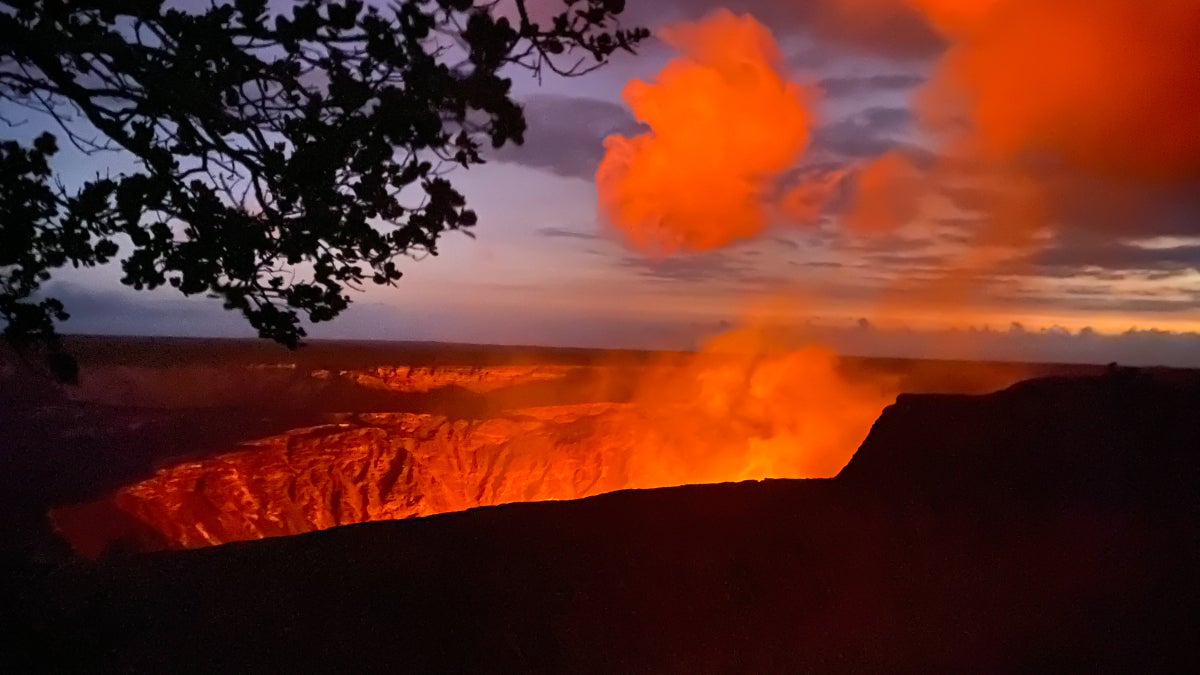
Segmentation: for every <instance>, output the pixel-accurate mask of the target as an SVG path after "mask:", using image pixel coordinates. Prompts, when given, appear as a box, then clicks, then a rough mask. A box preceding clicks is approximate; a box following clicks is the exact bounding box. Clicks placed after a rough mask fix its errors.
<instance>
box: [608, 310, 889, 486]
mask: <svg viewBox="0 0 1200 675" xmlns="http://www.w3.org/2000/svg"><path fill="white" fill-rule="evenodd" d="M845 371H846V369H845V367H844V365H843V363H842V361H841V359H840V358H839V357H838V356H837V355H836V354H835V353H834V352H833V351H832V350H830V349H828V348H825V347H822V346H818V345H814V344H811V343H807V341H806V340H805V339H804V337H803V336H801V335H793V334H790V333H789V332H788V331H782V330H779V329H775V330H772V329H771V328H770V327H768V326H766V325H761V324H754V323H750V324H748V327H744V328H738V329H735V330H731V331H728V332H726V333H724V334H721V335H719V336H716V337H714V338H713V339H711V340H710V341H709V342H708V343H707V344H706V345H704V347H703V348H702V349H701V351H700V353H699V354H697V355H694V356H687V357H683V356H681V357H676V358H675V359H674V360H667V361H666V362H664V363H661V364H658V365H657V366H656V367H652V368H650V369H648V371H647V372H646V373H644V374H643V375H642V376H641V379H640V382H639V385H638V392H637V395H636V396H635V399H634V402H635V404H636V405H637V407H638V409H640V410H642V411H643V412H644V414H645V415H646V416H647V419H648V424H649V428H650V429H653V431H654V433H653V434H652V437H653V438H654V439H655V442H654V443H653V447H646V448H644V449H642V450H641V451H639V452H635V453H633V454H632V455H631V457H630V459H629V466H628V468H627V470H628V471H629V475H630V482H631V484H634V485H638V486H661V485H678V484H680V483H711V482H722V481H730V480H761V479H764V478H829V477H832V476H834V475H836V474H837V473H838V471H840V470H841V469H842V467H843V466H845V465H846V463H847V462H848V461H849V460H850V457H851V456H852V455H853V454H854V452H855V450H856V449H857V448H858V446H859V444H860V443H862V441H863V439H864V438H866V436H867V433H868V432H869V431H870V429H871V425H872V424H873V423H874V421H875V420H876V418H878V417H879V414H880V412H881V411H882V410H883V409H884V407H886V406H887V405H888V404H889V403H891V402H892V401H893V400H894V398H895V395H896V386H897V384H898V381H897V380H896V379H895V378H892V377H890V376H885V375H883V374H881V373H877V372H871V373H859V374H857V375H856V376H854V375H851V374H848V373H847V372H845Z"/></svg>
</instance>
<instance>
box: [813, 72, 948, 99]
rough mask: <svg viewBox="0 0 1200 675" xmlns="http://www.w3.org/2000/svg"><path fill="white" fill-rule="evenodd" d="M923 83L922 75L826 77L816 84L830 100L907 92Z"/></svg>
mask: <svg viewBox="0 0 1200 675" xmlns="http://www.w3.org/2000/svg"><path fill="white" fill-rule="evenodd" d="M924 81H925V77H924V76H922V75H905V74H890V75H863V76H858V77H827V78H825V79H823V80H821V81H819V82H817V88H818V89H820V90H821V91H822V92H824V94H825V95H826V96H828V97H831V98H842V97H850V96H864V95H869V94H874V93H880V92H891V91H909V90H912V89H915V88H916V87H917V86H918V85H920V84H921V83H922V82H924Z"/></svg>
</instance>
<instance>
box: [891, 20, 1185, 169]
mask: <svg viewBox="0 0 1200 675" xmlns="http://www.w3.org/2000/svg"><path fill="white" fill-rule="evenodd" d="M909 1H910V2H912V3H913V5H914V6H916V7H917V9H919V10H921V11H922V12H923V13H924V14H925V15H926V16H927V17H928V20H929V21H930V22H931V24H932V25H933V26H934V27H935V28H937V29H938V30H940V31H941V32H942V33H943V34H944V35H945V36H946V37H947V39H949V40H950V42H951V46H950V48H949V49H948V50H947V52H946V54H945V55H944V56H943V58H942V59H941V62H940V64H939V66H938V69H937V72H936V75H935V78H934V80H933V83H932V84H931V86H930V88H929V90H928V91H927V92H926V96H925V99H924V101H923V102H922V103H923V105H924V106H926V107H933V108H934V110H932V111H927V116H929V115H930V114H932V115H936V116H938V117H945V113H946V112H960V113H962V114H964V115H965V118H966V120H967V122H968V125H969V127H968V129H969V132H970V134H971V136H970V138H969V141H970V142H971V143H972V145H973V146H974V147H973V148H972V149H973V150H976V151H977V152H978V153H979V154H980V156H981V157H983V158H984V159H986V160H989V161H992V162H1000V163H1017V164H1027V163H1028V162H1030V161H1036V160H1049V161H1060V162H1063V163H1065V164H1066V165H1068V166H1070V167H1074V168H1077V169H1085V170H1088V171H1092V172H1095V173H1098V174H1100V175H1104V176H1108V177H1111V178H1114V179H1118V180H1136V181H1146V180H1149V181H1159V180H1176V179H1179V178H1184V177H1187V178H1195V177H1197V176H1200V75H1198V74H1197V66H1196V64H1197V62H1198V60H1200V2H1196V1H1195V0H1156V1H1154V2H1136V1H1134V0H1055V1H1054V2H1046V1H1045V0H980V1H978V2H973V3H972V2H967V3H964V2H959V1H951V0H909ZM956 108H957V110H956Z"/></svg>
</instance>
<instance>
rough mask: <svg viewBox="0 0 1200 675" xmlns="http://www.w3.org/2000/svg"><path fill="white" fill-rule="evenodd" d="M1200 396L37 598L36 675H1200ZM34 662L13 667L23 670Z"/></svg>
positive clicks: (957, 417) (488, 515)
mask: <svg viewBox="0 0 1200 675" xmlns="http://www.w3.org/2000/svg"><path fill="white" fill-rule="evenodd" d="M1198 453H1200V387H1198V386H1197V385H1196V384H1195V383H1194V382H1192V383H1189V382H1170V381H1167V380H1165V379H1163V378H1150V377H1140V376H1137V375H1129V374H1116V375H1113V376H1108V377H1099V378H1076V379H1062V380H1040V381H1033V382H1028V383H1024V384H1020V385H1017V386H1015V387H1013V388H1011V389H1009V390H1006V391H1003V392H1000V393H997V394H992V395H987V396H978V397H972V396H903V397H901V399H900V400H899V401H898V402H897V404H896V405H894V406H892V407H890V408H889V409H888V410H887V411H886V412H885V413H884V415H883V416H882V417H881V418H880V420H879V421H878V422H877V423H876V425H875V428H874V429H873V430H872V432H871V435H870V437H869V438H868V439H867V441H866V442H865V443H864V444H863V446H862V447H861V449H860V450H859V452H858V454H857V455H856V456H855V458H854V459H853V460H852V461H851V463H850V464H849V465H848V466H847V467H846V469H845V470H844V471H843V472H842V474H841V475H839V476H838V477H837V478H835V479H832V480H826V481H768V482H763V483H743V484H736V485H716V486H697V487H684V488H673V489H664V490H652V491H632V492H620V493H614V494H610V495H604V496H600V497H595V498H591V499H586V500H582V501H577V502H560V503H540V504H518V505H511V506H504V507H497V508H488V509H478V510H474V511H468V512H465V513H457V514H448V515H443V516H434V517H430V518H424V519H418V520H408V521H397V522H383V523H370V524H364V525H356V526H350V527H343V528H335V529H332V530H328V531H324V532H316V533H312V534H308V535H302V536H296V537H285V538H278V539H268V540H264V541H257V542H244V543H236V544H229V545H225V546H219V547H214V548H208V549H202V550H196V551H187V552H172V553H159V554H149V555H140V556H135V557H132V558H128V559H111V560H108V561H105V562H102V563H100V564H97V565H82V564H81V565H77V566H70V567H66V568H61V569H58V570H57V571H54V572H52V573H49V574H39V573H37V572H36V571H30V572H29V573H28V578H24V579H20V580H14V581H13V583H14V584H18V583H19V584H23V586H22V588H23V589H25V590H24V593H23V594H21V597H22V598H23V600H22V601H21V603H19V604H20V606H19V607H17V608H15V610H14V612H13V613H11V614H10V616H18V615H20V616H21V617H22V619H21V620H20V621H19V622H16V623H15V624H14V625H16V626H17V630H19V636H18V637H19V638H20V640H21V642H22V645H23V649H22V650H21V651H14V652H10V653H9V658H12V659H15V660H16V662H15V663H14V666H15V667H16V668H18V669H19V668H25V669H34V668H36V669H43V670H51V671H62V670H67V671H70V670H78V671H86V672H100V671H118V672H156V673H157V672H324V673H328V672H363V671H368V672H420V673H424V672H656V673H657V672H687V673H698V672H800V671H830V670H855V671H867V672H872V671H876V672H877V671H897V670H900V671H913V670H919V669H923V670H930V669H932V670H937V671H945V670H957V671H963V670H966V671H972V672H976V671H986V672H992V671H1051V670H1055V669H1057V670H1064V669H1069V670H1072V671H1075V670H1122V671H1140V672H1162V671H1164V670H1171V671H1192V672H1195V670H1196V667H1197V666H1200V653H1198V652H1197V648H1196V646H1195V645H1196V644H1197V640H1198V639H1200V630H1198V626H1200V622H1198V621H1197V619H1200V611H1198V610H1200V576H1198V575H1197V574H1196V570H1197V569H1200V527H1198V523H1200V520H1198V518H1200V454H1198ZM10 644H12V643H10Z"/></svg>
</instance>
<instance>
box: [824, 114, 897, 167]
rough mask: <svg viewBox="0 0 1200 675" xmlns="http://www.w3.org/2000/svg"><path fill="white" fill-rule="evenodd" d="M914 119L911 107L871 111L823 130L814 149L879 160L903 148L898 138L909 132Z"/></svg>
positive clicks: (829, 125) (825, 126)
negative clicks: (884, 155) (889, 152)
mask: <svg viewBox="0 0 1200 675" xmlns="http://www.w3.org/2000/svg"><path fill="white" fill-rule="evenodd" d="M912 119H913V115H912V111H910V110H909V109H908V108H883V107H877V108H868V109H867V110H864V111H862V112H860V113H857V114H855V115H851V116H850V117H847V118H845V119H842V120H839V121H837V122H834V123H831V124H826V125H824V126H822V127H819V128H818V129H817V130H816V132H815V133H814V135H813V148H812V149H813V150H814V151H818V152H819V151H825V152H830V153H833V154H835V155H838V156H840V157H844V158H850V159H867V158H872V157H879V156H880V155H883V154H884V153H886V152H888V151H889V150H893V149H895V148H896V147H897V146H898V145H901V143H902V141H901V140H900V139H898V138H897V137H898V136H901V135H903V134H904V133H906V132H907V131H909V129H910V127H911V126H912Z"/></svg>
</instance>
